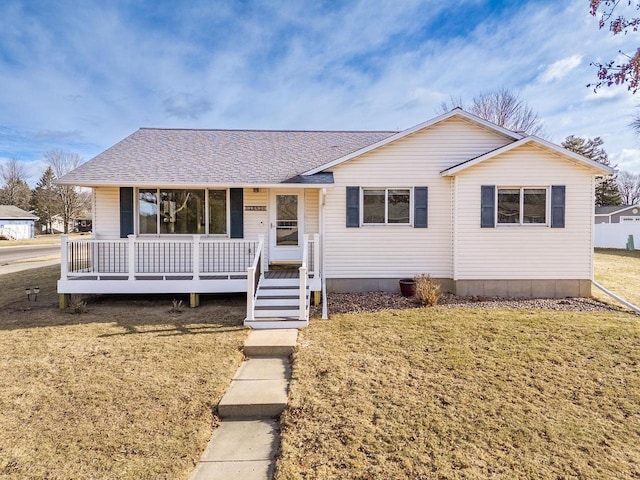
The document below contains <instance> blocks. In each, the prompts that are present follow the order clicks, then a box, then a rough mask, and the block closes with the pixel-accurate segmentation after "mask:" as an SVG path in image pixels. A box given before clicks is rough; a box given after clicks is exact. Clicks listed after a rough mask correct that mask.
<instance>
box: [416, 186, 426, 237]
mask: <svg viewBox="0 0 640 480" xmlns="http://www.w3.org/2000/svg"><path fill="white" fill-rule="evenodd" d="M428 205H429V189H428V188H427V187H413V226H414V227H415V228H427V220H428Z"/></svg>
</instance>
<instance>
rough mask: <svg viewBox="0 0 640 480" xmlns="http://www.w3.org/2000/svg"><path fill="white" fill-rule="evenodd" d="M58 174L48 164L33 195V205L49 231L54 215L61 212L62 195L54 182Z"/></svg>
mask: <svg viewBox="0 0 640 480" xmlns="http://www.w3.org/2000/svg"><path fill="white" fill-rule="evenodd" d="M55 178H56V176H55V174H54V173H53V168H51V166H48V167H47V169H46V170H45V171H44V173H43V174H42V176H41V177H40V180H39V181H38V184H37V185H36V188H35V190H34V191H33V195H32V197H31V207H32V208H33V211H34V213H35V214H36V215H37V216H38V217H40V223H42V224H43V225H45V227H46V230H47V233H51V222H52V217H53V216H54V215H59V214H60V213H61V204H60V197H59V194H58V190H57V187H56V185H55V183H54V180H55Z"/></svg>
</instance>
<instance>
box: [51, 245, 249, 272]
mask: <svg viewBox="0 0 640 480" xmlns="http://www.w3.org/2000/svg"><path fill="white" fill-rule="evenodd" d="M260 244H261V241H260V240H259V241H254V240H228V239H224V240H218V239H213V238H206V237H201V236H200V235H194V236H193V237H189V238H178V239H165V238H162V239H160V238H149V239H147V238H143V237H142V238H141V237H135V236H133V235H130V236H129V237H128V238H127V239H117V240H98V239H95V238H88V239H84V238H83V239H77V240H75V239H74V240H69V239H68V237H67V236H66V235H63V236H62V240H61V278H62V279H63V280H67V279H71V278H80V277H94V278H96V279H98V280H99V279H100V278H108V277H111V278H113V277H122V279H128V280H137V279H140V278H158V277H162V278H167V277H168V278H176V277H184V276H190V277H192V278H193V280H200V279H207V278H216V279H217V278H224V277H227V278H230V277H232V276H233V277H238V276H240V277H242V278H244V276H245V275H247V269H248V268H249V267H250V266H251V265H252V264H253V262H254V259H255V257H256V252H257V251H258V246H259V245H260Z"/></svg>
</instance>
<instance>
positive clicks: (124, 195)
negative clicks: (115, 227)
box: [120, 187, 133, 238]
mask: <svg viewBox="0 0 640 480" xmlns="http://www.w3.org/2000/svg"><path fill="white" fill-rule="evenodd" d="M132 234H133V187H120V238H127V235H132Z"/></svg>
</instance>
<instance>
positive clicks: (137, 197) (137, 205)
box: [134, 186, 231, 238]
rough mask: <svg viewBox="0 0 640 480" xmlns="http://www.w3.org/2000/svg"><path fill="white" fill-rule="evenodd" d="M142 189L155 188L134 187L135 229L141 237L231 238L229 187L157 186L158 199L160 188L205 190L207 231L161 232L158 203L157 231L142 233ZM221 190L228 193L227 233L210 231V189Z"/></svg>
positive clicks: (158, 206)
mask: <svg viewBox="0 0 640 480" xmlns="http://www.w3.org/2000/svg"><path fill="white" fill-rule="evenodd" d="M140 190H153V188H152V187H136V188H135V189H134V199H135V201H134V215H135V221H134V231H135V234H136V236H139V237H148V238H157V237H171V238H174V237H193V236H194V235H201V236H205V237H212V238H229V235H230V230H231V212H230V199H229V195H230V189H229V188H202V189H200V188H172V187H170V186H165V187H156V188H155V191H156V201H159V199H160V190H203V191H204V215H205V218H206V222H205V233H204V234H202V233H200V234H199V233H160V213H159V212H160V205H159V204H156V206H157V212H156V232H157V233H140ZM212 190H213V191H220V190H223V191H224V192H225V195H226V199H225V202H226V205H225V206H226V220H227V226H226V230H227V233H224V234H223V233H211V234H210V233H209V191H212Z"/></svg>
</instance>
